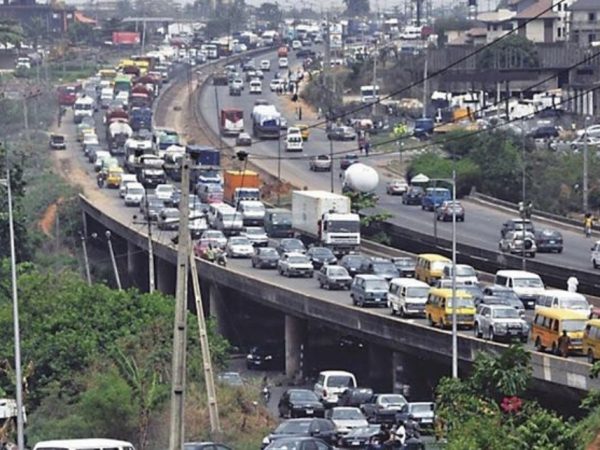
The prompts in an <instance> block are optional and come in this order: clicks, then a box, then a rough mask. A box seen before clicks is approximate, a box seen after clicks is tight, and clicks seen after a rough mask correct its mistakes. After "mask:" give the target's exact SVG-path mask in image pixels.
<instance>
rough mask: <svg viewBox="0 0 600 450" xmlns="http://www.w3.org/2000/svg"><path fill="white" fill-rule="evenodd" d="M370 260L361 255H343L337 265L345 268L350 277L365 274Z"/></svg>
mask: <svg viewBox="0 0 600 450" xmlns="http://www.w3.org/2000/svg"><path fill="white" fill-rule="evenodd" d="M369 262H370V259H369V258H368V257H366V256H362V255H345V256H343V257H342V259H340V262H339V265H340V266H342V267H343V268H345V269H346V270H347V271H348V273H349V274H350V276H351V277H353V276H354V275H358V274H360V273H367V270H368V268H369Z"/></svg>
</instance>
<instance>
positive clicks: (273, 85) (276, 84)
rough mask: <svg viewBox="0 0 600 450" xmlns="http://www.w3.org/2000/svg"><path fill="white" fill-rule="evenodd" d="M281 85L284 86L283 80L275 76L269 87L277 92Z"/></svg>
mask: <svg viewBox="0 0 600 450" xmlns="http://www.w3.org/2000/svg"><path fill="white" fill-rule="evenodd" d="M281 86H283V80H282V79H281V78H273V79H272V80H271V82H270V83H269V88H270V89H271V92H275V91H276V90H278V89H279V88H280V87H281Z"/></svg>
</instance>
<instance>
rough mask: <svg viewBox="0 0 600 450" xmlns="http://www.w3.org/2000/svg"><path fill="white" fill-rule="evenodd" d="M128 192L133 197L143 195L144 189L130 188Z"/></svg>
mask: <svg viewBox="0 0 600 450" xmlns="http://www.w3.org/2000/svg"><path fill="white" fill-rule="evenodd" d="M127 192H128V193H129V194H132V195H143V194H144V188H129V189H128V190H127Z"/></svg>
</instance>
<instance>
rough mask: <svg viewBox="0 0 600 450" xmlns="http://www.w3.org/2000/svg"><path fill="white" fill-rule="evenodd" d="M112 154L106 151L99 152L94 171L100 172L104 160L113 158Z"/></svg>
mask: <svg viewBox="0 0 600 450" xmlns="http://www.w3.org/2000/svg"><path fill="white" fill-rule="evenodd" d="M111 157H112V156H111V154H110V153H109V152H107V151H106V150H99V151H97V152H96V161H94V171H96V172H100V170H101V169H102V166H103V165H104V160H105V159H108V158H111Z"/></svg>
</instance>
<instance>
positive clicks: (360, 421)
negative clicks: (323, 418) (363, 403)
mask: <svg viewBox="0 0 600 450" xmlns="http://www.w3.org/2000/svg"><path fill="white" fill-rule="evenodd" d="M328 417H329V418H330V419H331V421H332V422H333V423H334V424H335V428H336V431H337V432H338V433H339V434H347V433H349V432H350V431H351V430H353V429H354V428H360V427H367V426H369V422H367V418H366V417H365V415H364V414H363V413H362V412H361V410H360V409H358V408H353V407H349V406H336V407H335V408H332V409H331V410H330V411H329V413H328Z"/></svg>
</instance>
